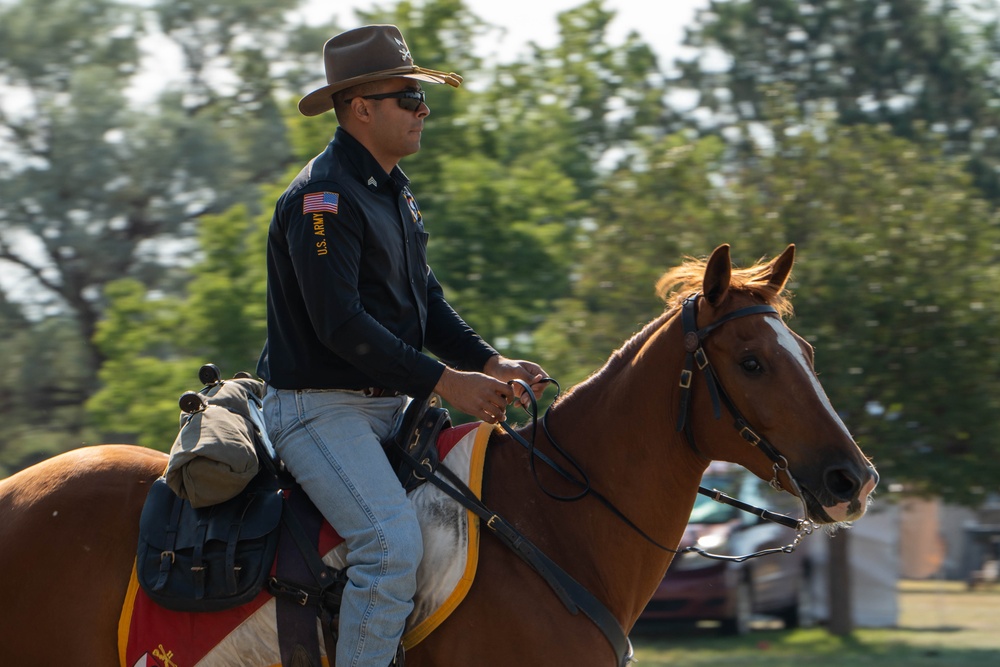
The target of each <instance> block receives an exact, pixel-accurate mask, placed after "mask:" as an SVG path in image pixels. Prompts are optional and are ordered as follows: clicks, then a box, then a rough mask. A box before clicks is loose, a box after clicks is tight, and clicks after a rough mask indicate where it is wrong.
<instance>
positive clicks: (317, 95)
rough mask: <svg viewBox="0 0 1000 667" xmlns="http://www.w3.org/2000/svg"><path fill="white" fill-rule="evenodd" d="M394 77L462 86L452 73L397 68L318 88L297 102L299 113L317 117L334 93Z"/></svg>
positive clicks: (458, 78)
mask: <svg viewBox="0 0 1000 667" xmlns="http://www.w3.org/2000/svg"><path fill="white" fill-rule="evenodd" d="M396 77H403V78H406V79H416V80H417V81H426V82H427V83H447V84H448V85H449V86H453V87H455V88H458V87H459V86H460V85H462V77H460V76H459V75H457V74H455V73H454V72H440V71H438V70H434V69H426V68H424V67H416V66H413V67H399V68H396V69H392V70H384V71H381V72H373V73H371V74H365V75H364V76H356V77H354V78H352V79H345V80H344V81H338V82H337V83H331V84H329V85H326V86H323V87H322V88H318V89H316V90H314V91H312V92H311V93H309V94H308V95H306V96H305V97H303V98H302V99H301V100H299V113H301V114H302V115H303V116H318V115H319V114H321V113H324V112H327V111H329V110H330V109H332V108H333V94H334V93H336V92H339V91H341V90H344V89H345V88H350V87H351V86H357V85H360V84H362V83H369V82H370V81H380V80H382V79H393V78H396Z"/></svg>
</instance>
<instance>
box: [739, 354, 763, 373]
mask: <svg viewBox="0 0 1000 667" xmlns="http://www.w3.org/2000/svg"><path fill="white" fill-rule="evenodd" d="M740 368H742V369H743V370H745V371H746V372H747V373H753V374H754V375H759V374H760V373H763V372H764V367H763V366H761V365H760V362H759V361H757V358H756V357H747V358H746V359H744V360H743V361H741V362H740Z"/></svg>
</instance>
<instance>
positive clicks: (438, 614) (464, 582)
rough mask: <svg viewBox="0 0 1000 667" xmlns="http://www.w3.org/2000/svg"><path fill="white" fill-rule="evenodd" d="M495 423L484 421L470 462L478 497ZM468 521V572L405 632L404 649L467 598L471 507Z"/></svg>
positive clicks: (474, 551) (475, 531)
mask: <svg viewBox="0 0 1000 667" xmlns="http://www.w3.org/2000/svg"><path fill="white" fill-rule="evenodd" d="M494 428H496V427H495V426H493V425H492V424H487V423H482V424H480V425H479V428H478V430H477V431H476V441H475V443H473V445H472V460H471V462H470V465H469V481H468V485H469V488H470V489H472V491H473V492H474V493H475V494H476V496H478V497H482V493H483V468H484V467H485V465H484V464H485V462H486V444H487V443H488V442H489V440H490V434H491V433H493V430H494ZM466 514H467V516H468V520H469V542H468V548H467V552H466V559H465V571H464V572H463V573H462V578H461V579H460V580H459V582H458V585H457V586H455V589H454V590H453V591H452V592H451V595H449V596H448V599H446V600H445V601H444V603H442V604H441V606H440V607H438V608H437V610H435V611H434V613H433V614H431V615H430V616H428V617H427V618H425V619H424V620H423V621H421V622H420V623H419V624H418V625H416V626H415V627H414V628H413V629H412V630H410V631H409V632H407V633H406V634H405V635H403V648H404V649H407V650H408V649H411V648H413V647H414V646H416V645H417V644H419V643H420V642H421V641H423V640H424V639H426V638H427V636H428V635H429V634H430V633H431V632H433V631H434V630H435V629H436V628H437V627H438V626H439V625H441V624H442V623H444V621H445V619H446V618H448V617H449V616H451V612H453V611H455V608H456V607H458V605H459V604H460V603H461V602H462V600H464V599H465V596H466V595H468V593H469V589H470V588H472V582H473V580H474V579H475V578H476V568H477V567H478V566H479V516H478V515H477V514H476V513H475V512H473V511H472V510H466Z"/></svg>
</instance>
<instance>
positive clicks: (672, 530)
mask: <svg viewBox="0 0 1000 667" xmlns="http://www.w3.org/2000/svg"><path fill="white" fill-rule="evenodd" d="M793 256H794V248H793V247H792V246H789V247H788V248H787V249H786V250H785V251H784V252H783V253H782V254H781V255H780V256H779V257H777V258H776V259H774V260H773V261H772V262H770V263H761V264H758V265H756V266H753V267H750V268H747V269H733V268H732V267H731V264H730V256H729V248H728V246H720V247H719V248H717V249H716V250H715V252H714V253H713V254H712V256H711V258H710V259H709V260H708V261H707V262H695V261H693V260H692V261H689V262H687V263H686V264H685V265H683V266H681V267H679V268H677V269H674V270H673V271H671V272H670V273H668V274H667V275H665V276H664V277H663V278H662V279H661V281H660V287H661V290H662V291H663V292H664V297H665V298H666V299H667V300H668V304H669V307H668V308H667V310H666V312H664V314H663V315H662V316H660V317H659V318H658V319H656V320H655V321H653V322H651V323H649V324H648V325H647V326H646V327H645V328H644V329H643V330H642V331H641V332H640V333H638V334H637V335H635V336H634V337H633V338H632V339H631V340H630V341H628V342H627V343H626V344H625V345H624V346H623V347H622V348H621V349H620V350H618V351H617V352H616V353H615V354H614V355H613V356H612V357H611V359H610V360H609V361H608V362H607V364H606V365H605V366H604V367H603V368H602V369H601V370H600V371H598V372H596V373H595V374H594V375H592V376H591V377H590V378H589V379H587V380H586V381H585V382H583V383H581V384H580V385H578V386H576V387H575V388H573V389H572V390H571V391H569V392H567V393H566V394H565V395H564V396H563V397H561V398H560V399H559V400H558V401H556V403H555V404H554V405H553V406H552V408H551V409H550V410H549V413H548V420H547V421H548V424H547V427H548V428H547V431H542V430H539V431H538V433H537V438H536V445H537V449H538V452H539V453H541V454H544V455H547V456H550V457H552V458H553V459H557V460H559V461H566V459H565V458H562V457H561V455H560V454H559V453H558V452H557V450H556V449H555V448H554V447H553V441H554V442H556V443H558V444H559V445H560V446H561V447H562V449H563V450H564V451H565V452H566V454H567V455H568V456H569V457H571V458H572V460H573V461H575V462H576V464H578V466H579V470H581V471H583V472H585V473H586V474H587V475H588V476H589V481H590V485H591V486H592V488H593V489H594V490H595V491H597V492H599V493H600V494H601V495H603V496H604V497H605V498H606V499H607V500H608V501H610V503H612V504H613V505H614V506H615V507H617V508H618V509H619V510H620V511H621V512H622V513H623V514H624V515H625V516H627V517H628V518H629V519H630V520H631V521H632V522H633V523H634V524H635V525H636V526H637V527H638V528H640V529H641V530H642V531H644V532H646V533H648V535H649V536H651V537H652V538H653V539H655V540H656V541H657V542H659V543H661V544H664V545H670V546H675V545H677V544H678V542H679V540H680V538H681V535H682V532H683V530H684V527H685V524H686V521H687V517H688V514H689V512H690V510H691V507H692V505H693V502H694V499H695V495H696V493H697V488H698V483H699V480H700V479H701V475H702V473H703V472H704V471H705V469H706V467H707V465H708V463H709V461H710V459H718V460H725V461H730V462H734V463H737V464H740V465H742V466H744V467H746V468H748V469H749V470H751V471H753V472H754V473H755V474H757V475H758V476H760V477H761V478H763V479H766V480H773V481H774V483H775V484H776V485H778V484H780V486H781V487H783V488H784V489H786V490H788V491H790V492H792V493H795V494H796V495H799V496H800V497H801V498H802V499H803V505H804V507H806V508H807V510H808V514H809V515H810V518H812V519H813V520H815V521H817V522H820V523H833V522H842V521H852V520H854V519H857V518H859V517H860V516H861V515H862V514H863V513H864V512H865V509H866V507H867V504H868V497H869V494H870V493H871V492H872V490H873V489H874V487H875V484H876V482H877V479H878V478H877V475H876V474H875V471H874V469H873V468H872V467H871V466H870V464H869V463H868V461H867V459H866V458H865V457H864V455H863V454H862V453H861V451H860V450H859V449H858V447H857V445H856V444H855V442H854V440H853V439H852V437H851V435H850V433H849V432H848V430H847V428H846V427H845V426H844V424H843V423H842V421H841V420H840V418H839V417H838V416H837V413H836V412H835V411H834V409H833V407H832V406H831V405H830V402H829V400H828V399H827V397H826V395H825V393H824V392H823V389H822V388H821V386H820V385H819V382H818V381H817V379H816V375H815V372H814V370H813V356H812V350H811V348H810V346H809V345H808V344H807V343H806V342H805V341H804V340H803V339H802V338H800V337H799V336H797V335H796V334H795V333H793V332H792V331H791V330H790V329H788V328H787V327H786V326H785V324H784V322H783V321H782V317H781V316H783V315H787V314H788V313H789V311H790V306H789V304H788V302H787V300H786V299H785V298H784V297H783V296H782V291H783V288H784V286H785V283H786V281H787V279H788V275H789V273H790V271H791V267H792V261H793ZM674 287H676V288H677V289H676V291H673V292H672V294H671V295H670V296H668V295H667V294H666V292H667V291H670V290H671V288H674ZM692 294H694V295H695V296H694V297H693V298H692V299H689V307H687V308H685V307H683V306H682V302H683V301H684V298H685V297H688V296H691V295H692ZM685 312H686V314H685ZM685 319H687V320H688V322H687V323H686V324H685V322H684V320H685ZM688 359H694V360H695V363H694V365H693V367H691V368H690V369H688V368H687V366H686V364H687V363H689V362H688V361H687V360H688ZM703 360H704V361H710V366H708V369H709V370H710V369H714V375H712V377H711V378H710V377H709V376H708V375H707V374H704V372H703V370H704V369H703V370H699V367H701V366H702V365H703ZM686 370H691V371H693V372H685V371H686ZM685 385H686V386H685ZM713 386H714V387H715V389H714V391H713V389H712V387H713ZM687 401H689V402H690V405H689V406H688V407H687V409H686V410H685V409H682V407H681V405H682V403H683V402H687ZM682 415H683V416H682ZM720 417H721V418H720ZM679 420H681V421H682V422H683V424H684V427H683V428H678V421H679ZM734 421H736V428H734V427H733V423H734ZM520 434H521V435H522V436H523V437H525V438H527V439H531V438H532V433H531V429H530V428H528V427H525V428H522V429H521V430H520ZM536 462H537V461H536ZM165 464H166V457H165V456H164V455H163V454H161V453H158V452H155V451H151V450H147V449H142V448H138V447H130V446H100V447H88V448H82V449H79V450H75V451H72V452H69V453H66V454H63V455H61V456H57V457H55V458H53V459H50V460H48V461H45V462H43V463H40V464H38V465H36V466H33V467H32V468H29V469H27V470H24V471H22V472H20V473H18V474H16V475H14V476H12V477H10V478H8V479H7V480H4V481H3V482H2V483H0V517H2V519H0V599H2V600H3V612H0V614H2V618H0V664H2V665H18V666H19V667H31V666H35V665H38V666H45V667H49V666H51V665H56V664H65V663H72V664H75V665H83V666H90V665H93V666H95V667H110V666H111V665H116V664H118V653H117V647H116V630H117V623H118V616H119V613H120V611H121V607H122V602H123V599H124V597H125V593H126V587H127V584H128V579H129V573H130V571H131V568H132V564H133V560H134V558H135V549H136V540H137V527H138V523H139V521H138V517H139V513H140V510H141V507H142V503H143V499H144V497H145V495H146V491H147V489H148V488H149V485H150V483H151V482H152V481H153V480H154V479H156V478H157V477H158V476H159V475H160V474H161V473H162V472H163V470H164V467H165ZM536 473H537V479H536V475H532V474H531V473H530V472H529V454H528V453H527V450H526V449H525V448H523V447H522V446H520V445H518V444H517V443H515V442H514V441H513V440H512V439H511V438H510V437H509V436H507V435H504V434H502V433H499V432H497V433H495V434H494V436H493V439H492V441H491V443H490V447H489V450H488V462H487V476H486V479H485V491H484V499H485V502H486V504H487V505H489V506H490V507H491V509H493V510H494V511H496V512H497V513H498V514H500V515H501V516H503V517H505V518H507V519H508V520H509V521H510V523H511V524H513V525H514V526H515V527H516V528H517V529H518V530H519V531H520V532H521V533H523V534H524V535H525V536H527V537H528V538H529V539H530V540H532V541H533V542H534V543H535V544H536V545H537V546H538V547H539V548H540V549H541V550H542V551H543V552H544V553H545V554H547V555H548V556H549V557H551V559H552V560H554V561H555V562H557V563H558V564H559V565H561V566H562V567H563V568H564V569H565V570H566V571H567V572H568V573H569V574H570V575H572V576H573V577H574V578H575V579H576V580H577V581H579V582H580V583H582V584H583V585H584V586H585V587H586V588H587V589H588V590H589V591H590V592H591V593H593V594H594V595H595V596H596V597H597V598H598V599H599V600H600V601H601V602H602V603H603V604H604V605H605V606H606V607H607V609H608V610H610V611H611V613H612V614H613V615H614V617H615V618H616V619H617V621H618V623H619V624H620V625H621V626H622V627H623V628H625V629H626V630H627V629H629V628H631V627H632V625H633V624H634V622H635V621H636V619H637V618H638V616H639V613H640V612H641V611H642V609H643V607H644V606H645V604H646V601H647V600H648V599H649V597H650V596H651V595H652V593H653V591H654V590H655V588H656V587H657V584H658V583H659V582H660V580H661V579H662V577H663V574H664V572H665V571H666V569H667V566H668V565H669V564H670V560H671V558H672V556H673V554H672V553H671V552H670V551H667V550H663V549H661V548H658V547H656V546H654V545H653V544H651V543H650V542H649V541H648V540H646V539H645V538H644V537H642V536H641V535H640V534H639V533H638V532H637V531H636V530H635V529H633V528H632V527H630V526H628V525H627V524H626V523H625V522H624V521H623V520H622V519H621V518H620V517H619V516H616V515H615V514H614V513H613V512H612V511H610V510H609V509H608V507H607V506H605V505H604V504H602V503H600V502H597V500H596V499H595V494H590V495H586V496H584V497H583V498H582V499H580V500H579V501H577V502H559V501H557V500H554V499H552V498H551V497H550V496H549V495H548V494H547V493H546V492H545V491H548V492H550V493H553V494H556V495H558V494H563V495H571V494H572V493H573V492H575V491H578V488H576V487H574V486H573V485H571V484H569V483H567V482H566V480H564V479H563V478H562V477H560V476H559V475H558V474H555V473H553V472H552V471H551V470H549V469H547V468H546V467H545V466H544V465H538V466H537V470H536ZM541 487H544V490H543V489H542V488H541ZM779 557H780V556H779ZM789 585H794V583H793V582H789ZM406 662H407V664H408V665H409V666H410V667H428V666H444V665H453V666H463V667H465V666H468V665H476V666H478V667H512V666H519V667H530V666H532V665H547V666H556V665H565V666H567V667H569V666H573V667H579V666H581V665H594V666H601V667H604V666H607V667H611V666H612V665H616V664H619V662H620V656H615V654H614V651H613V650H612V648H611V645H610V643H609V641H608V640H607V639H606V638H605V636H604V635H603V634H602V633H601V631H600V630H598V628H597V627H596V625H595V624H594V623H592V622H591V621H590V620H589V619H588V618H587V617H586V616H584V615H583V614H577V615H571V614H569V613H567V611H566V608H565V607H564V606H563V605H562V603H561V602H560V601H559V599H558V598H557V597H556V595H554V594H553V591H552V589H551V588H549V586H548V585H547V584H546V583H544V581H543V580H542V579H541V578H540V577H539V576H538V574H536V573H535V572H534V571H533V570H531V569H530V568H529V567H528V566H527V565H525V563H524V561H522V560H521V559H519V558H517V557H516V556H514V555H513V554H512V553H511V552H510V551H509V550H507V549H506V548H505V547H503V546H501V545H500V544H499V542H498V541H497V540H495V539H493V538H492V537H484V538H483V539H482V546H481V553H480V559H479V569H478V573H477V575H476V580H475V583H474V584H473V586H472V589H471V591H470V592H469V594H468V596H467V597H466V599H465V600H464V601H463V602H462V604H461V605H460V606H459V607H458V608H457V610H456V611H455V612H454V613H452V615H451V616H450V617H449V618H448V619H447V620H446V621H445V622H444V623H443V624H442V625H441V626H440V627H439V628H438V629H437V630H435V631H434V632H433V633H432V634H431V635H430V636H429V637H428V638H426V639H425V640H424V641H422V642H421V643H419V644H418V645H416V646H415V647H413V648H412V649H411V650H410V651H409V652H408V653H407V658H406ZM182 667H184V666H182Z"/></svg>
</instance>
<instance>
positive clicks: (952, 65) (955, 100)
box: [675, 0, 1000, 199]
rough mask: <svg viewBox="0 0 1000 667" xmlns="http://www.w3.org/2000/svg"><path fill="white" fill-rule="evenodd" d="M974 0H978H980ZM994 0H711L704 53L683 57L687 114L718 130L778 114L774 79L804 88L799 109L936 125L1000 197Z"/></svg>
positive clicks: (696, 43)
mask: <svg viewBox="0 0 1000 667" xmlns="http://www.w3.org/2000/svg"><path fill="white" fill-rule="evenodd" d="M973 5H974V7H973ZM997 8H998V5H997V3H996V2H994V1H993V0H990V1H989V2H977V3H956V2H930V1H929V0H888V1H886V0H838V1H837V2H798V1H797V0H711V1H710V3H709V6H708V8H707V9H706V10H704V11H701V12H700V13H699V15H698V18H697V20H696V21H695V24H694V25H693V26H692V27H691V28H690V29H689V30H688V31H687V37H686V40H685V43H686V44H687V45H689V46H691V47H693V48H694V49H695V50H696V55H695V56H694V57H691V58H687V59H684V60H683V61H680V62H678V63H677V64H678V66H679V69H680V72H681V74H680V76H679V77H678V78H677V80H676V81H675V84H676V85H677V86H679V87H683V88H689V89H692V90H693V91H696V92H697V95H698V102H697V106H698V107H699V109H698V112H697V113H693V114H688V115H684V116H682V117H680V118H679V119H678V121H679V122H678V124H679V125H684V126H691V125H695V126H698V127H700V128H701V129H702V130H703V131H709V132H717V131H719V130H720V129H721V128H723V127H730V128H731V129H735V128H738V127H740V122H741V121H767V120H774V118H773V117H771V116H769V115H768V114H769V112H770V111H773V110H774V108H773V107H772V106H770V105H769V102H768V98H769V96H770V94H769V90H770V88H771V87H772V86H773V85H775V84H778V83H784V84H788V85H789V86H790V88H791V89H792V90H793V95H794V100H795V102H796V104H797V105H798V110H799V113H801V114H805V115H811V114H814V113H817V112H824V111H826V110H829V109H833V110H835V111H836V112H837V114H838V117H839V120H840V122H843V123H848V124H853V123H870V124H887V125H889V126H891V127H892V128H893V129H894V131H895V132H896V133H897V134H899V135H900V136H904V137H907V138H911V139H914V138H917V137H918V136H920V135H921V134H922V133H923V132H924V130H923V129H922V128H930V129H931V130H932V131H933V132H934V133H935V134H937V135H939V136H940V137H941V138H942V139H943V140H944V141H945V146H946V147H947V152H948V153H949V154H951V155H956V156H967V157H971V158H972V159H971V160H969V162H968V168H969V169H970V171H971V172H972V173H973V174H975V178H976V184H977V185H978V186H979V187H981V188H983V189H984V191H986V192H987V193H988V194H989V196H990V197H991V198H992V199H996V198H997V197H998V196H1000V180H998V177H997V166H998V165H1000V138H998V136H997V132H996V127H997V123H998V120H1000V117H998V112H997V109H998V102H1000V98H998V96H997V85H996V84H997V76H998V74H997V72H996V67H995V63H996V61H997V57H998V55H1000V53H998V49H1000V28H998V25H1000V11H998V9H997Z"/></svg>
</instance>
